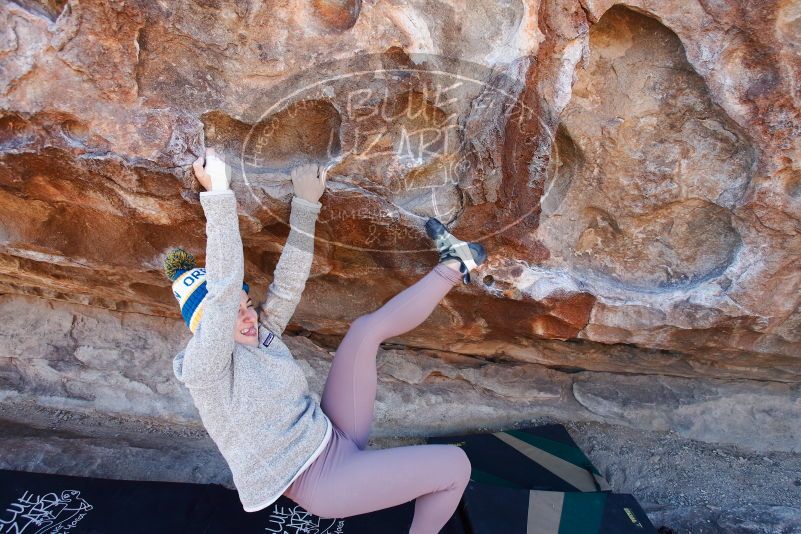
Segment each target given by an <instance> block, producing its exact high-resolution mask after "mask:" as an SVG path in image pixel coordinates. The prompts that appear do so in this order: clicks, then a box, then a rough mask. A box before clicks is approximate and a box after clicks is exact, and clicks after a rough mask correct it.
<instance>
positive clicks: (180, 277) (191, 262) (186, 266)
mask: <svg viewBox="0 0 801 534" xmlns="http://www.w3.org/2000/svg"><path fill="white" fill-rule="evenodd" d="M164 272H165V274H166V275H167V278H169V279H170V280H172V293H173V295H175V298H176V300H178V305H179V306H180V307H181V315H182V316H183V318H184V322H185V323H186V325H187V326H188V327H189V330H191V331H192V333H193V334H194V333H195V330H197V326H198V325H199V324H200V319H201V318H202V317H203V299H204V298H205V297H206V294H207V293H208V291H207V290H206V269H204V268H203V267H198V266H197V265H196V263H195V257H194V256H192V255H191V254H190V253H188V252H187V251H185V250H183V249H180V248H177V249H175V250H173V251H172V252H170V253H169V254H168V255H167V258H166V259H165V260H164ZM242 289H244V290H245V293H248V292H250V287H249V286H248V285H247V284H246V283H244V282H242Z"/></svg>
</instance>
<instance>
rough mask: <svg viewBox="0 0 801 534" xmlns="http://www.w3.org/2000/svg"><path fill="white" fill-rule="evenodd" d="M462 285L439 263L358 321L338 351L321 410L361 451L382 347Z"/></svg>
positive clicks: (368, 423)
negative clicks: (458, 285)
mask: <svg viewBox="0 0 801 534" xmlns="http://www.w3.org/2000/svg"><path fill="white" fill-rule="evenodd" d="M460 282H461V274H460V273H459V272H458V271H455V270H453V269H451V268H450V267H448V266H447V265H445V264H443V263H440V264H437V266H436V267H434V268H433V269H432V270H431V271H429V272H428V274H426V275H425V276H424V277H423V278H421V279H420V280H418V281H417V282H415V283H414V284H413V285H411V286H409V287H407V288H406V289H404V290H403V291H401V292H400V293H398V294H397V295H395V296H394V297H392V298H391V299H390V300H389V301H387V302H386V303H385V304H384V305H383V306H381V308H379V309H378V310H375V311H374V312H372V313H368V314H367V315H362V316H361V317H358V318H357V319H356V320H355V321H353V324H351V326H350V328H349V329H348V332H347V334H345V337H344V338H343V339H342V342H341V343H340V345H339V347H338V348H337V351H336V355H335V356H334V361H333V363H332V364H331V370H330V371H329V373H328V379H327V380H326V383H325V388H324V389H323V395H322V398H321V401H320V406H321V407H322V409H323V411H324V412H325V413H326V415H328V417H329V418H330V419H331V421H333V422H334V424H336V425H337V426H338V427H339V428H340V429H342V431H343V432H345V433H346V434H347V435H348V437H350V439H352V440H353V441H354V442H355V443H356V444H357V445H358V446H359V448H360V449H364V448H365V447H366V446H367V437H368V435H369V433H370V426H371V425H372V421H373V404H374V402H375V394H376V388H377V385H378V382H377V377H376V362H375V358H376V353H377V351H378V345H379V344H380V343H381V342H382V341H384V340H386V339H388V338H390V337H393V336H397V335H400V334H403V333H404V332H408V331H409V330H411V329H412V328H414V327H416V326H418V325H419V324H420V323H422V322H423V321H425V319H426V318H427V317H428V316H429V315H431V312H432V311H434V308H435V307H436V306H437V304H438V303H439V301H440V300H442V298H443V297H444V296H445V295H446V294H447V293H448V291H449V290H450V289H451V288H452V287H453V286H455V285H457V284H459V283H460Z"/></svg>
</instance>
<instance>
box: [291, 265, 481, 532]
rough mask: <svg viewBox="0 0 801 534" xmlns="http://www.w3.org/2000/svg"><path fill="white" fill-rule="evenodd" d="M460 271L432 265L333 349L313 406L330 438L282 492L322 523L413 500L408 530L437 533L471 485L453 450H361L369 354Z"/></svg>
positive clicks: (415, 321)
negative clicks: (327, 427) (324, 418)
mask: <svg viewBox="0 0 801 534" xmlns="http://www.w3.org/2000/svg"><path fill="white" fill-rule="evenodd" d="M460 282H461V274H460V273H459V272H457V271H454V270H453V269H450V268H449V267H447V266H445V265H443V264H438V265H437V266H436V267H435V268H434V269H433V270H431V271H430V272H429V273H428V274H426V275H425V276H424V277H423V278H421V279H420V280H418V281H417V282H415V283H414V284H413V285H411V286H410V287H407V288H406V289H404V290H403V291H401V292H400V293H398V294H397V295H395V296H394V297H393V298H392V299H390V300H389V301H388V302H387V303H386V304H384V305H383V306H382V307H381V308H379V309H378V310H376V311H374V312H372V313H369V314H367V315H363V316H361V317H358V318H357V319H356V320H355V321H353V324H351V326H350V328H349V329H348V333H347V334H346V335H345V337H344V338H343V339H342V343H340V345H339V348H338V349H337V352H336V355H335V356H334V361H333V363H332V365H331V370H330V371H329V373H328V379H327V381H326V383H325V389H324V390H323V395H322V398H321V402H320V406H321V407H322V409H323V411H324V412H325V413H326V415H328V417H329V419H331V422H332V423H333V424H334V428H333V431H334V433H333V435H332V437H331V441H330V442H329V444H328V445H327V447H326V448H325V450H324V451H323V452H322V453H321V454H320V456H318V457H317V459H315V461H314V462H312V464H311V465H310V466H309V467H308V468H307V469H306V470H305V471H304V472H303V473H302V474H301V475H300V477H298V478H297V479H295V481H294V482H293V483H292V485H290V486H289V488H287V490H286V492H285V493H284V495H286V496H287V497H288V498H290V499H291V500H293V501H294V502H296V503H298V504H299V505H300V506H302V507H303V508H305V509H306V511H308V512H311V513H313V514H315V515H318V516H320V517H323V518H345V517H349V516H352V515H357V514H364V513H368V512H372V511H375V510H381V509H384V508H389V507H392V506H396V505H399V504H403V503H405V502H408V501H410V500H412V499H416V501H415V504H414V519H413V521H412V524H411V527H410V530H409V532H410V533H412V534H436V533H438V532H439V531H440V529H441V528H442V527H443V526H444V525H445V523H447V522H448V520H449V519H450V518H451V516H452V515H453V513H454V511H455V510H456V507H457V506H458V505H459V499H460V498H461V497H462V493H463V492H464V490H465V488H466V487H467V483H468V481H469V480H470V461H469V460H468V459H467V455H466V454H465V452H464V451H463V450H462V449H460V448H459V447H457V446H455V445H434V444H432V445H412V446H408V447H395V448H390V449H378V450H375V449H371V450H365V447H366V445H367V436H368V435H369V433H370V427H371V425H372V422H373V404H374V401H375V395H376V387H377V376H376V361H375V360H376V353H377V351H378V345H379V343H381V342H382V341H384V340H386V339H388V338H391V337H394V336H397V335H400V334H403V333H404V332H408V331H409V330H411V329H412V328H414V327H416V326H418V325H419V324H420V323H422V322H423V321H424V320H425V319H426V318H427V317H428V316H429V315H430V314H431V312H432V311H434V308H435V307H436V306H437V304H438V303H439V301H440V300H442V298H443V297H444V296H445V294H446V293H448V291H449V290H450V289H451V288H452V287H453V286H454V285H456V284H458V283H460Z"/></svg>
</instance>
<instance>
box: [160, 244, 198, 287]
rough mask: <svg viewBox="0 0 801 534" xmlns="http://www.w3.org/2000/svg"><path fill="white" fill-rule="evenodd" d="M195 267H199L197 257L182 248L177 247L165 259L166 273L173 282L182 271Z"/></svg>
mask: <svg viewBox="0 0 801 534" xmlns="http://www.w3.org/2000/svg"><path fill="white" fill-rule="evenodd" d="M195 267H197V262H196V261H195V257H194V256H192V255H191V254H190V253H188V252H187V251H185V250H184V249H182V248H176V249H175V250H173V251H172V252H170V253H169V254H168V255H167V257H166V258H165V259H164V274H166V275H167V278H169V279H170V280H172V281H173V282H174V281H175V279H176V278H178V276H180V275H181V273H184V272H186V271H189V270H192V269H194V268H195Z"/></svg>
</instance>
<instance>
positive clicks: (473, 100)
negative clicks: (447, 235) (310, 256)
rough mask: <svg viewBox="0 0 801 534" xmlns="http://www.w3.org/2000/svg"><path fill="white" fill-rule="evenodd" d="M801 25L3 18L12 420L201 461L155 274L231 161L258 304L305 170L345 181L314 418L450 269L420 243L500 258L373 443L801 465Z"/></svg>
mask: <svg viewBox="0 0 801 534" xmlns="http://www.w3.org/2000/svg"><path fill="white" fill-rule="evenodd" d="M800 6H801V4H799V3H798V2H797V1H794V0H775V1H769V2H747V1H745V0H660V1H656V0H632V1H629V2H625V3H617V2H613V1H612V0H575V1H570V0H539V1H532V2H523V1H520V0H512V1H509V2H483V1H476V2H470V3H469V4H467V3H465V2H458V1H455V0H453V1H448V2H445V1H429V0H420V1H415V2H399V1H393V0H388V1H383V0H382V1H367V0H365V1H364V2H361V1H354V0H316V1H314V2H300V1H284V2H271V3H269V4H263V3H260V2H251V1H248V0H241V1H232V2H217V1H204V2H189V1H176V2H136V3H133V2H125V1H109V2H98V1H94V0H92V1H70V2H66V1H64V0H48V1H44V0H16V1H7V2H3V3H1V4H0V317H2V324H3V325H4V326H3V328H2V331H0V336H2V339H3V344H2V352H0V403H3V405H4V406H5V407H7V408H8V412H7V414H9V415H7V416H6V419H8V420H9V421H13V422H14V424H15V425H19V424H22V425H24V424H25V419H26V417H25V416H23V415H18V416H13V417H12V416H11V415H10V414H12V413H14V414H20V413H32V410H36V409H37V408H36V407H39V409H56V410H59V409H65V410H74V411H75V412H76V413H95V414H100V415H101V419H102V417H108V418H117V417H137V418H144V419H146V420H148V421H152V422H153V423H152V424H154V425H168V426H170V425H173V426H175V425H177V426H178V427H181V428H184V427H187V425H188V428H193V429H195V430H194V431H199V427H198V421H197V417H196V413H195V412H194V408H193V406H192V404H191V399H190V398H189V397H188V395H187V394H186V392H185V391H182V390H181V389H180V388H179V387H178V385H177V383H175V382H174V380H173V379H172V377H171V367H170V364H171V357H172V355H173V354H174V352H175V351H177V350H178V349H179V348H180V346H181V345H182V344H183V343H185V341H186V339H187V334H188V333H187V332H186V330H185V328H184V326H183V324H182V322H181V321H180V316H179V314H178V309H177V306H176V305H175V302H174V299H173V297H172V295H171V292H170V289H169V284H168V281H167V280H166V279H165V278H164V276H163V274H162V270H161V262H162V260H163V258H164V256H165V254H166V253H167V252H168V251H169V250H171V249H172V248H174V247H175V246H183V247H184V248H186V249H188V250H189V251H190V252H192V253H194V254H196V255H197V256H198V257H199V258H200V259H201V261H202V258H203V249H204V243H205V236H204V221H203V214H202V210H201V209H200V206H199V202H198V196H197V193H198V186H197V184H196V183H195V182H194V180H193V177H192V173H191V166H190V165H191V162H192V161H193V160H194V159H195V158H196V157H197V155H199V154H201V153H202V152H203V150H204V148H205V147H206V146H215V147H217V148H218V149H219V150H221V151H222V153H223V154H224V155H225V157H226V159H227V160H228V161H229V162H230V163H232V166H233V169H234V174H235V176H234V178H235V179H234V184H233V187H234V189H235V191H236V193H237V197H238V200H239V209H240V228H241V232H242V237H243V242H244V245H245V257H246V277H247V279H248V281H249V282H250V283H251V286H252V287H253V288H254V291H255V293H256V294H257V295H262V294H263V293H264V290H265V288H266V286H267V284H268V283H269V281H270V280H271V275H272V270H273V268H274V267H275V264H276V262H277V260H278V257H279V255H280V252H281V249H282V246H283V242H284V239H285V237H286V235H287V232H288V227H287V219H288V208H289V199H290V195H291V193H292V186H291V181H290V179H289V169H291V167H292V166H293V165H295V164H297V163H300V162H306V161H317V162H329V161H333V162H334V166H333V167H332V169H331V171H330V172H329V187H328V190H327V192H326V193H325V194H324V196H323V197H322V199H321V201H322V203H323V210H322V212H321V215H320V219H319V221H318V224H317V230H316V232H317V234H316V235H317V240H316V244H315V260H314V264H313V266H312V273H311V277H310V279H309V281H308V283H307V285H306V290H305V293H304V297H303V300H302V302H301V304H300V306H299V308H298V310H297V313H296V314H295V316H294V318H293V320H292V322H291V323H290V333H291V334H295V337H290V338H289V339H290V341H289V343H290V345H291V347H292V348H293V350H294V351H295V352H297V354H298V358H299V361H301V362H302V364H303V365H304V366H306V370H307V371H308V375H309V377H310V382H311V383H313V384H314V385H315V387H316V388H318V390H319V389H321V386H322V383H323V380H324V377H325V373H326V371H327V359H328V358H330V351H332V350H333V349H334V348H335V347H336V344H337V342H338V341H339V339H341V337H342V336H343V335H344V333H345V332H346V331H347V328H348V325H349V324H350V323H351V322H352V320H353V319H355V318H356V317H358V316H359V315H361V314H363V313H366V312H369V311H372V310H374V309H376V308H377V307H379V306H380V305H381V304H382V303H383V302H385V301H386V300H387V299H389V298H390V297H391V296H392V295H394V294H395V293H397V292H398V291H400V290H401V289H403V288H404V287H406V286H408V285H409V284H411V283H413V282H414V281H415V280H416V279H418V278H419V277H420V276H422V275H423V274H424V273H425V272H426V271H427V270H428V269H429V268H430V267H431V265H433V263H434V261H435V259H436V255H435V253H434V251H433V250H432V249H431V247H430V243H429V241H428V240H427V238H426V236H425V233H424V231H423V227H422V223H423V222H424V221H425V219H426V218H427V217H429V216H436V217H438V218H440V220H442V221H443V222H445V223H447V224H449V225H450V226H451V228H452V229H453V231H454V233H457V235H460V236H464V237H465V238H469V239H473V240H479V241H481V242H482V244H484V246H485V247H486V248H487V250H488V251H489V254H490V259H489V261H488V262H487V264H486V265H485V266H482V267H481V268H480V269H479V271H478V272H477V273H476V274H475V275H474V277H473V278H474V281H473V283H472V284H471V285H470V286H465V287H457V288H455V289H454V290H453V291H452V292H451V293H450V294H449V295H448V296H447V297H446V299H445V300H444V301H443V303H442V305H441V306H439V307H438V308H437V309H436V310H435V311H434V313H433V314H432V315H431V317H430V318H429V319H428V320H426V322H425V323H424V324H423V325H421V326H420V327H419V328H417V329H415V330H413V331H411V332H409V333H407V334H405V335H403V336H399V337H398V338H394V339H392V340H389V343H387V344H386V345H385V347H384V348H385V350H382V352H380V354H379V362H380V374H381V386H380V388H381V393H380V395H379V399H378V406H377V416H376V427H375V432H376V435H377V436H390V435H406V436H413V435H423V434H426V433H435V432H459V431H463V430H468V429H476V428H479V427H486V428H502V427H504V426H508V425H511V424H514V423H519V422H522V421H526V420H530V419H531V418H535V417H543V416H545V417H552V418H556V419H559V420H563V421H586V422H589V423H592V424H607V423H611V424H614V425H622V426H626V427H629V428H630V429H632V431H635V430H636V431H642V432H671V433H673V435H674V436H679V437H680V438H681V439H691V440H699V441H702V442H707V443H725V444H730V445H732V446H739V447H744V448H746V449H747V450H750V451H760V452H766V453H767V452H768V451H784V452H786V453H788V454H792V453H801V450H799V445H798V444H799V443H801V439H800V438H801V421H799V417H798V413H799V408H801V390H800V389H799V388H800V386H799V373H800V372H801V358H799V356H800V355H801V292H800V291H799V289H801V269H800V268H799V262H798V260H799V257H801V235H800V234H799V230H801V135H799V134H801V126H799V125H801V121H800V120H799V109H800V108H801V93H799V87H801V85H800V84H799V79H801V7H800ZM424 406H425V407H426V409H425V411H424V413H425V414H426V415H425V417H421V413H423V412H421V408H422V407H424ZM12 407H17V408H14V409H13V410H12V409H11V408H12ZM20 407H27V408H24V409H23V408H20ZM465 407H467V408H465ZM19 410H21V411H19ZM9 424H11V423H9ZM795 498H797V500H796V502H798V503H799V508H801V496H798V495H796V496H795ZM783 504H786V502H785V501H783ZM668 515H669V514H668Z"/></svg>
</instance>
